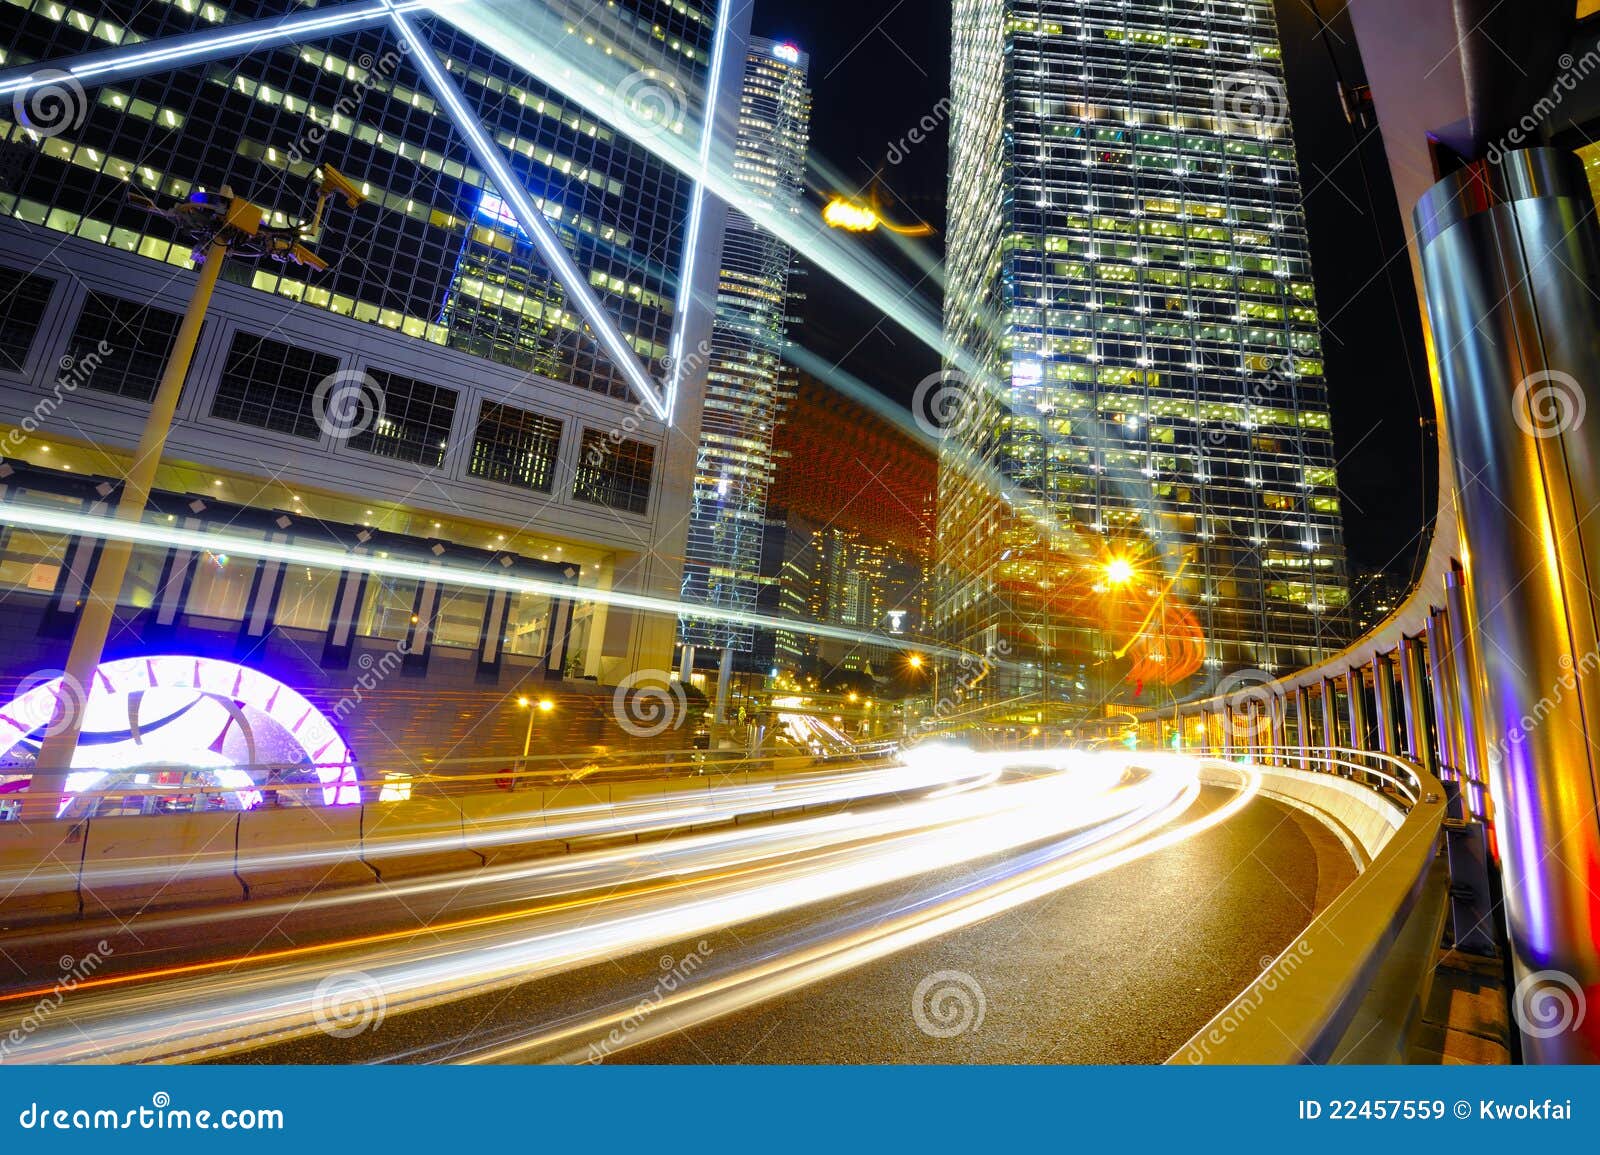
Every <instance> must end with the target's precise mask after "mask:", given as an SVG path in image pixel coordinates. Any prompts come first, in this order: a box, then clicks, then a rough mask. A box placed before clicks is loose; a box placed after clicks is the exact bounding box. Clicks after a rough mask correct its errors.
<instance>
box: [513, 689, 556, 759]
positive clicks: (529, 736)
mask: <svg viewBox="0 0 1600 1155" xmlns="http://www.w3.org/2000/svg"><path fill="white" fill-rule="evenodd" d="M517 705H519V706H521V707H522V708H523V709H524V710H526V711H528V726H527V729H526V730H524V731H523V732H522V760H523V762H524V763H526V762H527V760H528V751H529V749H530V748H532V746H533V720H534V719H535V718H537V717H538V716H539V715H540V714H549V713H551V712H553V711H554V710H555V708H556V704H555V702H553V701H552V700H551V699H549V698H540V699H539V700H538V701H537V702H535V701H534V700H533V699H532V698H518V699H517Z"/></svg>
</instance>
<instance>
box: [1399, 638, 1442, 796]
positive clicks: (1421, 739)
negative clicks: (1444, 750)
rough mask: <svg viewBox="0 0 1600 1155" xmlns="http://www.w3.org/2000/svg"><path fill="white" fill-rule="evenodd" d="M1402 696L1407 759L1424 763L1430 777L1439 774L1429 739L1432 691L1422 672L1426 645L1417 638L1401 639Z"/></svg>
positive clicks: (1423, 765)
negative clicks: (1428, 709) (1423, 648)
mask: <svg viewBox="0 0 1600 1155" xmlns="http://www.w3.org/2000/svg"><path fill="white" fill-rule="evenodd" d="M1400 694H1401V696H1402V698H1403V699H1404V701H1405V715H1406V733H1405V739H1406V756H1407V757H1408V758H1410V759H1411V760H1412V761H1413V762H1419V763H1421V764H1422V768H1423V769H1424V770H1426V771H1427V772H1428V773H1429V774H1437V773H1438V770H1439V763H1438V760H1437V759H1436V758H1434V756H1433V743H1432V742H1430V741H1429V740H1428V721H1427V717H1426V716H1425V715H1424V714H1423V711H1424V710H1425V709H1426V708H1427V700H1428V688H1427V684H1426V676H1425V675H1424V673H1423V670H1422V643H1421V642H1420V641H1418V640H1417V639H1416V638H1401V639H1400Z"/></svg>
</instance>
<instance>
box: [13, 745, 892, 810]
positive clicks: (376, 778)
mask: <svg viewBox="0 0 1600 1155" xmlns="http://www.w3.org/2000/svg"><path fill="white" fill-rule="evenodd" d="M897 751H898V744H896V743H892V742H880V743H872V744H867V745H862V746H860V747H857V748H856V749H854V750H850V751H840V752H832V753H822V754H792V755H791V754H762V755H752V754H749V753H746V752H744V751H737V750H715V751H711V750H676V751H657V752H652V753H651V754H649V755H648V756H644V757H641V756H636V755H628V754H619V755H615V756H612V757H611V758H599V759H597V758H595V757H593V756H587V757H581V758H574V757H569V756H565V755H530V756H528V757H526V758H512V759H506V758H460V759H451V760H449V761H448V762H447V763H446V762H440V763H435V764H434V765H433V766H432V767H430V769H429V770H428V771H427V772H424V773H417V772H415V771H411V770H406V771H389V772H383V771H378V772H376V773H375V772H373V770H372V769H371V768H370V767H364V766H358V765H355V764H349V763H330V764H325V765H320V766H318V765H306V764H303V763H301V764H294V765H292V766H290V765H282V764H270V765H255V766H234V767H230V768H229V769H231V770H234V771H240V772H244V773H246V774H248V775H249V777H250V778H251V782H250V784H249V785H232V786H228V785H216V784H190V783H173V784H163V783H160V782H156V781H152V782H146V783H136V784H130V785H126V786H119V787H116V788H114V789H107V790H84V791H79V792H75V793H74V794H72V795H71V796H70V799H69V800H68V801H67V804H66V807H65V809H64V810H63V811H62V813H61V817H62V818H65V819H74V820H76V819H82V818H89V817H96V816H98V817H102V818H103V817H113V816H135V815H151V816H155V815H163V814H175V813H208V812H215V811H221V810H255V809H272V808H281V807H319V806H338V805H356V804H359V803H363V802H388V801H404V800H408V799H414V798H446V797H454V796H459V795H463V794H476V793H486V792H491V791H497V790H499V791H511V792H516V791H532V790H549V789H558V788H561V787H566V786H574V785H578V784H585V783H587V784H600V783H612V782H641V781H645V782H647V781H651V780H655V779H666V778H681V777H684V776H685V775H705V776H707V777H711V776H721V775H731V774H742V773H748V772H758V773H759V772H768V771H776V772H779V773H798V772H800V771H803V770H807V769H811V768H815V767H819V766H836V765H840V764H858V763H859V764H863V765H871V764H873V763H877V762H882V761H886V760H888V759H890V758H892V757H893V756H894V755H895V754H896V753H897ZM181 769H182V768H178V767H174V768H173V770H174V771H178V770H181ZM318 771H322V772H325V773H327V774H328V775H329V778H330V779H331V780H329V781H324V780H323V779H322V778H321V777H320V776H319V775H318ZM346 772H348V776H345V775H346ZM149 774H150V776H151V777H152V778H158V777H159V776H160V768H154V767H153V768H151V770H150V771H149ZM290 774H292V775H293V776H294V778H293V779H290V778H287V777H285V775H290ZM274 775H277V778H276V779H275V778H274ZM9 797H10V798H12V799H16V798H20V795H11V796H9ZM6 798H7V796H0V802H3V801H5V800H6Z"/></svg>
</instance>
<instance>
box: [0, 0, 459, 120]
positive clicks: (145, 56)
mask: <svg viewBox="0 0 1600 1155" xmlns="http://www.w3.org/2000/svg"><path fill="white" fill-rule="evenodd" d="M437 6H438V4H437V0H435V2H434V3H428V2H426V0H409V2H401V3H396V2H394V0H365V2H364V3H359V4H344V5H340V6H339V7H337V8H331V9H329V8H320V9H317V10H315V11H312V12H293V13H290V14H288V15H285V16H268V17H266V18H264V19H261V20H250V21H246V22H245V23H243V24H231V25H229V26H228V27H226V28H217V29H210V30H207V31H204V32H186V33H182V34H180V35H177V36H164V37H162V38H161V39H160V40H155V41H143V42H141V43H138V44H129V45H125V46H123V47H121V48H107V49H104V50H102V51H100V52H85V53H81V54H80V55H77V56H68V57H63V58H61V59H59V60H53V61H44V62H40V63H36V64H29V65H26V66H24V67H21V68H11V69H7V70H5V71H3V72H0V96H9V97H11V98H12V99H14V100H21V99H23V98H24V97H26V96H27V95H28V93H30V92H32V91H33V90H34V89H35V88H40V87H44V86H47V85H51V84H59V83H61V77H62V74H63V73H65V74H66V76H67V77H69V78H71V79H72V80H75V81H77V82H78V83H80V84H108V83H110V82H111V81H114V80H125V79H129V78H131V77H136V76H144V75H146V74H147V73H151V72H159V71H162V70H170V69H174V68H185V67H187V66H189V65H191V64H203V63H205V62H206V61H208V60H216V59H218V58H219V57H226V56H239V55H242V54H244V53H246V52H251V51H253V50H255V49H257V48H272V47H275V46H277V45H279V44H283V43H285V42H287V41H293V40H301V39H305V38H306V37H309V36H335V35H339V34H341V33H345V32H355V31H358V30H359V29H362V28H366V27H368V26H370V25H374V24H383V23H385V22H387V21H388V20H389V18H390V16H391V15H392V14H393V13H394V12H395V11H396V10H399V11H410V10H412V9H414V8H432V7H437Z"/></svg>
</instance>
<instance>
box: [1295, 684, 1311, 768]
mask: <svg viewBox="0 0 1600 1155" xmlns="http://www.w3.org/2000/svg"><path fill="white" fill-rule="evenodd" d="M1294 724H1295V738H1296V743H1295V744H1296V745H1297V746H1299V747H1300V769H1302V770H1309V769H1311V691H1310V690H1309V689H1308V688H1306V687H1305V686H1296V687H1295V688H1294Z"/></svg>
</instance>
